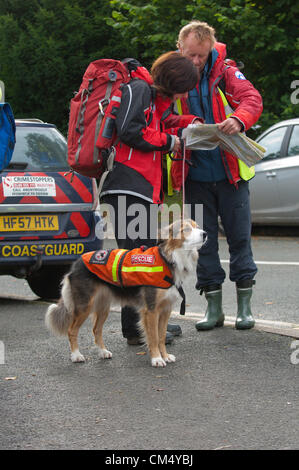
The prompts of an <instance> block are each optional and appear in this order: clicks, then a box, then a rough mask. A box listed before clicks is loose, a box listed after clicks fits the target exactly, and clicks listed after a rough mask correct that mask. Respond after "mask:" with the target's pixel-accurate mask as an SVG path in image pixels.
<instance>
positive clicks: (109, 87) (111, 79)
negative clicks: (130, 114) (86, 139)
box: [93, 70, 117, 163]
mask: <svg viewBox="0 0 299 470" xmlns="http://www.w3.org/2000/svg"><path fill="white" fill-rule="evenodd" d="M108 77H109V81H108V83H107V88H106V92H105V96H104V98H103V99H101V100H100V101H99V109H100V112H99V114H98V117H97V122H96V128H95V133H94V147H93V161H94V162H95V163H96V162H97V160H98V156H99V149H98V148H97V146H96V142H97V140H98V135H99V131H100V127H101V124H102V121H103V118H104V116H105V110H106V108H107V106H108V104H109V102H110V96H111V91H112V87H113V83H114V82H115V81H116V79H117V73H116V72H115V71H114V70H109V73H108Z"/></svg>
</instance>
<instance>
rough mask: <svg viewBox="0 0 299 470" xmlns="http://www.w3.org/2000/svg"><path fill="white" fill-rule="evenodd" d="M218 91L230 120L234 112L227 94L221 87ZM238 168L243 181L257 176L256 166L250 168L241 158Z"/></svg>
mask: <svg viewBox="0 0 299 470" xmlns="http://www.w3.org/2000/svg"><path fill="white" fill-rule="evenodd" d="M218 91H219V93H220V96H221V99H222V103H223V106H224V112H225V116H226V118H229V117H230V116H231V115H232V114H233V112H234V110H233V109H232V108H231V106H230V105H229V103H228V101H227V99H226V96H225V94H224V93H223V91H222V90H221V89H220V88H219V87H218ZM243 125H244V124H243ZM244 128H245V126H244ZM238 166H239V174H240V177H241V178H242V180H244V181H248V180H251V178H253V177H254V176H255V169H254V166H251V167H248V166H247V165H246V164H245V163H244V162H243V161H242V160H240V159H239V158H238Z"/></svg>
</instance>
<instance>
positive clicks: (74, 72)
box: [0, 0, 299, 131]
mask: <svg viewBox="0 0 299 470" xmlns="http://www.w3.org/2000/svg"><path fill="white" fill-rule="evenodd" d="M298 18H299V5H298V2H294V1H293V0H281V1H280V2H277V1H275V0H218V1H217V2H216V1H213V0H189V1H188V2H186V0H171V1H169V0H167V1H166V0H150V1H148V2H145V1H143V0H130V1H122V0H110V1H109V0H101V1H98V0H74V1H72V2H70V1H69V0H55V2H53V0H22V2H21V1H20V0H1V3H0V79H1V80H3V81H4V82H5V85H6V98H7V100H8V101H10V103H11V104H12V107H13V110H14V113H15V115H16V117H39V118H41V119H43V120H45V121H48V122H54V123H56V124H57V125H58V127H60V128H61V129H62V130H63V131H66V129H67V121H68V108H69V101H70V99H71V97H72V95H73V91H75V90H77V89H78V87H79V85H80V82H81V78H82V75H83V73H84V70H85V69H86V67H87V65H88V64H89V62H90V61H92V60H95V59H99V58H102V57H113V58H123V57H129V56H131V57H136V58H138V59H139V60H140V61H141V62H142V63H143V64H144V65H146V66H148V67H150V65H151V63H152V62H153V60H154V59H155V58H156V57H157V56H159V55H160V54H161V53H163V52H165V51H168V50H174V49H176V39H177V34H178V31H179V29H180V28H181V27H182V26H183V25H184V24H186V23H188V22H189V21H190V20H191V19H199V20H202V21H207V22H208V23H209V24H210V25H212V26H213V27H214V28H215V29H216V35H217V39H218V40H219V41H222V42H225V43H226V44H227V49H228V56H229V57H231V58H235V59H237V60H241V61H243V62H244V64H245V70H244V73H245V75H246V77H247V78H248V79H249V80H251V81H252V82H253V83H254V84H255V86H256V87H257V88H258V89H259V91H260V92H261V94H262V96H263V99H264V113H263V115H262V118H261V119H260V122H259V123H260V124H261V125H262V127H263V128H264V127H266V126H269V125H271V124H272V123H274V122H277V121H279V120H281V119H284V118H289V117H295V116H298V104H297V105H296V104H294V103H292V102H291V100H290V97H291V94H292V92H293V89H292V88H291V86H292V83H294V81H296V79H297V80H298V79H299V73H298V65H299V60H298V58H296V52H297V51H298V49H299V39H298ZM297 55H298V54H297Z"/></svg>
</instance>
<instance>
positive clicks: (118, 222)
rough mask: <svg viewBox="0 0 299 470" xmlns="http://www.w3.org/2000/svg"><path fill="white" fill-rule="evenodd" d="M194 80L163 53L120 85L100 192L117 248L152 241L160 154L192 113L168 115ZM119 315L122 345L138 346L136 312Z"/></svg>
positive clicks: (191, 70) (189, 67) (173, 145)
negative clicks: (145, 72) (110, 160)
mask: <svg viewBox="0 0 299 470" xmlns="http://www.w3.org/2000/svg"><path fill="white" fill-rule="evenodd" d="M198 78H199V76H198V71H197V69H196V67H195V66H194V65H193V64H192V62H191V61H190V60H188V59H187V58H185V57H183V56H182V55H181V54H180V53H179V52H168V53H166V54H163V55H162V56H161V57H159V58H158V59H157V60H156V61H155V63H154V64H153V66H152V69H151V76H150V75H149V76H148V78H147V80H146V81H145V80H140V79H134V80H131V81H130V83H128V84H127V85H125V86H124V87H123V89H122V98H121V103H120V107H119V110H118V112H117V117H116V129H117V135H118V138H119V143H118V144H117V145H116V154H115V161H114V167H113V170H112V171H111V172H110V173H109V174H108V176H107V178H106V179H105V182H104V185H103V188H102V192H101V198H103V200H104V202H105V203H106V204H109V205H110V206H111V209H112V211H113V212H114V219H115V221H114V222H115V224H114V225H115V226H114V231H115V238H116V240H117V244H118V247H119V248H127V249H130V250H131V249H133V248H136V247H139V246H141V245H147V246H154V245H156V243H157V240H156V237H157V208H158V204H160V203H161V202H162V201H163V185H162V175H163V172H162V154H163V152H164V153H167V152H170V151H173V152H177V151H178V150H179V148H180V139H179V136H180V134H181V131H182V129H183V128H184V127H186V126H187V125H188V124H191V123H192V122H194V120H195V119H196V116H194V115H185V116H184V115H183V116H178V115H173V105H174V102H175V101H176V100H177V99H179V98H186V97H187V96H188V91H190V90H192V89H193V88H194V86H195V85H196V83H197V82H198ZM170 123H171V124H170ZM170 126H171V127H170ZM136 214H138V217H136ZM121 318H122V332H123V335H124V337H125V338H127V341H128V344H140V343H141V342H142V339H141V338H140V335H139V329H138V320H139V316H138V314H137V312H136V311H134V310H132V309H131V308H129V307H124V308H122V316H121ZM168 331H169V332H168V336H167V339H166V340H167V342H170V341H171V340H172V335H171V334H170V333H171V332H172V333H174V334H180V333H181V330H180V328H179V327H178V325H169V328H168Z"/></svg>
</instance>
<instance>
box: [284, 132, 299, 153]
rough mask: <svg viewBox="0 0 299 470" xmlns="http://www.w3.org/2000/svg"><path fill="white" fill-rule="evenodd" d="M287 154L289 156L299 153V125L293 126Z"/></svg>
mask: <svg viewBox="0 0 299 470" xmlns="http://www.w3.org/2000/svg"><path fill="white" fill-rule="evenodd" d="M287 155H288V156H289V157H292V156H294V155H299V126H294V127H293V130H292V135H291V138H290V143H289V147H288V152H287Z"/></svg>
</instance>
